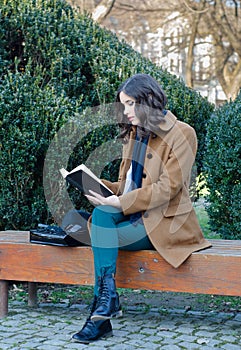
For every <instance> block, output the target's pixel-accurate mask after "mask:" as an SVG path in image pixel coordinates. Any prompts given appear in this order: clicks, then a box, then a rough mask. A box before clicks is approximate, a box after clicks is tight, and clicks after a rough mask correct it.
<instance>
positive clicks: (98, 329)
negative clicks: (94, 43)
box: [73, 74, 210, 343]
mask: <svg viewBox="0 0 241 350" xmlns="http://www.w3.org/2000/svg"><path fill="white" fill-rule="evenodd" d="M116 102H117V105H118V107H119V108H118V118H119V122H120V127H121V134H120V137H121V138H122V140H123V155H122V162H121V165H120V170H119V178H118V181H117V182H113V183H112V182H109V181H105V180H103V182H104V183H105V185H107V186H108V187H109V188H110V189H111V190H112V191H113V193H114V195H112V196H109V197H102V196H100V195H98V194H97V193H95V192H91V195H88V196H87V198H88V199H89V201H90V202H91V203H92V204H93V205H94V206H95V209H94V210H93V213H92V218H91V226H90V236H91V245H92V249H93V254H94V266H95V287H94V301H93V306H92V310H91V313H90V316H89V317H88V319H87V321H86V323H85V324H84V326H83V328H82V329H81V330H80V331H79V332H78V333H76V334H74V335H73V339H74V340H75V341H78V342H82V343H89V342H92V341H95V340H98V339H100V338H101V337H107V336H110V335H112V326H111V322H110V319H111V318H112V317H119V316H121V315H122V310H121V305H120V301H119V296H118V293H117V291H116V284H115V274H116V261H117V257H118V251H119V250H120V249H122V250H127V251H130V254H131V251H134V250H144V249H155V250H157V251H158V252H159V254H160V255H161V256H162V257H163V258H164V259H165V260H166V261H167V262H168V263H169V264H171V265H172V266H173V267H175V268H177V267H179V266H180V265H181V264H182V263H183V262H184V261H185V260H186V259H187V258H188V257H189V256H190V255H191V254H192V253H193V252H194V251H197V250H201V249H204V248H207V247H209V246H210V243H209V242H208V241H206V240H205V239H204V237H203V234H202V232H201V229H200V226H199V224H198V221H197V218H196V215H195V212H194V209H193V206H192V203H191V199H190V196H189V191H188V188H189V180H190V174H191V169H192V166H193V163H194V160H195V155H196V149H197V139H196V134H195V131H194V129H193V128H192V127H190V126H189V125H187V124H186V123H184V122H181V121H178V120H177V118H176V117H175V116H174V115H173V114H172V112H171V111H169V110H166V109H165V105H166V103H167V99H166V96H165V94H164V92H163V90H162V88H161V87H160V85H159V84H158V83H157V81H156V80H155V79H153V78H152V77H151V76H149V75H147V74H136V75H134V76H132V77H131V78H129V79H127V80H126V81H125V82H124V83H123V84H122V85H121V86H120V88H119V90H118V92H117V97H116ZM127 277H128V276H127Z"/></svg>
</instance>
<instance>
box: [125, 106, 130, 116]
mask: <svg viewBox="0 0 241 350" xmlns="http://www.w3.org/2000/svg"><path fill="white" fill-rule="evenodd" d="M129 112H130V109H129V108H128V106H125V109H124V114H126V115H128V113H129Z"/></svg>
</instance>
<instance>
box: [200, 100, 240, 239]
mask: <svg viewBox="0 0 241 350" xmlns="http://www.w3.org/2000/svg"><path fill="white" fill-rule="evenodd" d="M240 110H241V94H239V96H238V97H237V99H236V100H235V101H234V102H229V103H226V104H225V105H224V106H222V107H220V108H218V109H217V110H216V112H215V114H214V115H213V116H212V118H211V119H210V121H209V125H208V132H207V151H206V154H205V168H206V174H207V187H208V189H209V194H208V196H207V202H208V203H209V205H208V207H207V210H208V214H209V217H210V225H211V228H212V230H213V231H216V232H218V233H219V234H220V235H221V237H222V238H224V239H241V216H240V213H241V180H240V179H241V114H240Z"/></svg>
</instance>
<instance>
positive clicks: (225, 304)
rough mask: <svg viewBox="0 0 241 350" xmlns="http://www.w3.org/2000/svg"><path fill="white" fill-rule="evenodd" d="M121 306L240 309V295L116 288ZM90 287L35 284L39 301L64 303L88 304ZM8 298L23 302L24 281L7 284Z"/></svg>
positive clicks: (139, 307)
mask: <svg viewBox="0 0 241 350" xmlns="http://www.w3.org/2000/svg"><path fill="white" fill-rule="evenodd" d="M118 291H119V294H120V300H121V304H122V307H123V309H125V308H126V309H128V310H129V309H133V310H140V311H143V310H147V311H148V310H149V309H153V308H155V309H158V310H160V311H162V312H164V311H165V310H166V311H168V310H180V311H184V310H185V311H190V310H191V311H201V312H202V311H205V312H210V311H216V312H241V297H227V296H213V295H202V294H190V293H173V292H154V291H143V290H131V289H118ZM92 296H93V288H92V287H87V286H73V285H67V286H65V285H57V284H39V285H38V301H39V302H40V303H54V304H55V303H56V304H57V303H58V304H59V303H65V304H68V305H73V304H82V305H90V304H91V301H92ZM10 299H11V300H18V301H24V302H27V283H22V284H17V283H14V282H12V283H11V286H10Z"/></svg>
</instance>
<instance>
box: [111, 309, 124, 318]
mask: <svg viewBox="0 0 241 350" xmlns="http://www.w3.org/2000/svg"><path fill="white" fill-rule="evenodd" d="M122 316H123V312H122V310H119V311H117V312H116V313H115V314H114V315H112V317H115V318H120V317H122Z"/></svg>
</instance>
